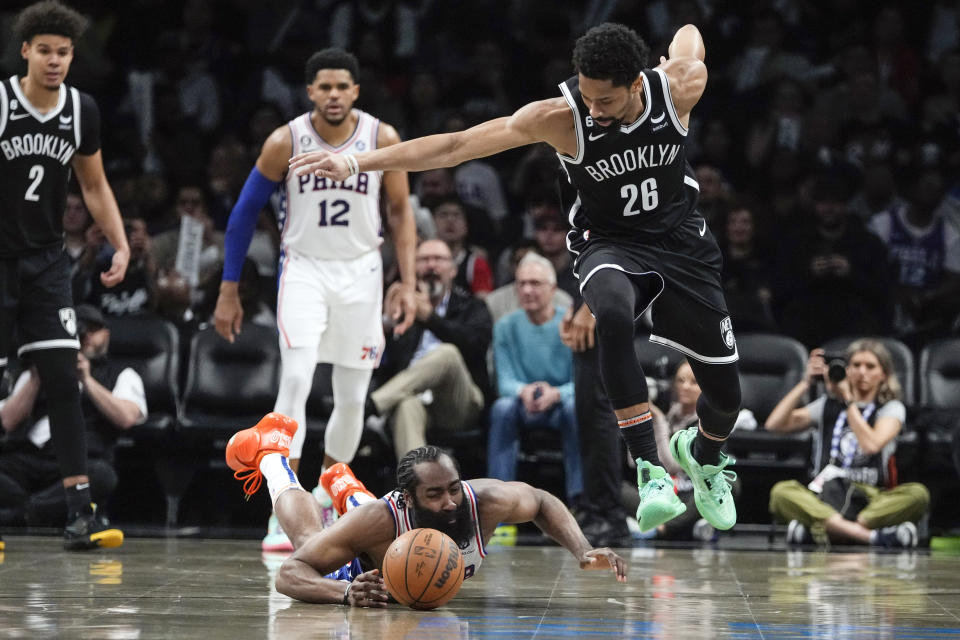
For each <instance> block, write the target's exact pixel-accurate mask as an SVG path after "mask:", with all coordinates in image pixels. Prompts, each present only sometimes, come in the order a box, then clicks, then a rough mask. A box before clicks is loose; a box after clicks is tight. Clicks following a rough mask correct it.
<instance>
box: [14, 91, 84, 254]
mask: <svg viewBox="0 0 960 640" xmlns="http://www.w3.org/2000/svg"><path fill="white" fill-rule="evenodd" d="M99 149H100V113H99V111H98V110H97V104H96V102H94V100H93V98H91V97H90V96H89V95H87V94H85V93H82V92H80V91H78V90H77V89H76V88H74V87H70V86H68V85H65V84H61V85H60V90H59V98H58V101H57V104H56V106H55V107H54V108H53V109H51V110H50V111H48V112H46V113H40V112H39V111H37V109H36V108H34V106H33V105H32V104H30V102H29V101H28V100H27V99H26V97H25V96H24V95H23V91H22V90H21V88H20V81H19V80H18V78H17V76H11V77H10V78H8V79H6V80H4V81H3V82H0V258H12V257H18V256H23V255H28V254H31V253H35V252H37V251H42V250H44V249H48V248H50V247H56V246H58V245H62V244H63V209H64V206H65V204H66V199H67V182H69V180H70V171H71V165H70V162H71V160H73V156H74V154H75V153H80V154H83V155H93V154H94V153H96V152H97V151H98V150H99Z"/></svg>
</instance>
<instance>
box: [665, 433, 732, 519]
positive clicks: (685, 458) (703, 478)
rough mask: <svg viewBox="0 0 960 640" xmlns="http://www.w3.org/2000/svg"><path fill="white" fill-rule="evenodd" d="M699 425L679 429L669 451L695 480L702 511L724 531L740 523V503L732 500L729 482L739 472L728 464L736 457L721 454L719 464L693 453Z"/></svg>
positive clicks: (698, 504) (695, 496)
mask: <svg viewBox="0 0 960 640" xmlns="http://www.w3.org/2000/svg"><path fill="white" fill-rule="evenodd" d="M697 431H698V427H697V426H696V425H694V426H692V427H689V428H687V429H684V430H683V431H678V432H676V433H675V434H673V437H672V438H670V451H671V453H673V458H674V460H676V461H677V464H679V465H680V467H681V468H682V469H683V470H684V471H686V472H687V475H688V476H690V481H691V482H692V483H693V499H694V501H695V502H696V503H697V509H699V510H700V515H701V516H703V517H704V518H705V519H706V520H707V522H709V523H710V524H712V525H713V526H714V527H715V528H717V529H720V530H721V531H725V530H727V529H729V528H730V527H732V526H733V525H735V524H736V523H737V505H735V504H734V503H733V495H732V494H731V493H730V483H731V482H733V481H734V480H736V479H737V474H736V473H734V472H733V471H727V470H726V467H727V465H729V464H730V463H731V462H733V458H731V457H730V456H728V455H726V454H725V453H721V454H720V464H717V465H712V464H708V465H703V466H701V465H700V463H699V462H697V461H696V459H694V457H693V440H694V438H696V437H697Z"/></svg>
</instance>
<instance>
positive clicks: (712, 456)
mask: <svg viewBox="0 0 960 640" xmlns="http://www.w3.org/2000/svg"><path fill="white" fill-rule="evenodd" d="M724 442H726V440H712V439H710V438H708V437H706V436H705V435H703V431H698V432H697V437H696V438H695V439H694V441H693V458H694V460H696V461H697V462H699V463H700V464H701V465H705V464H712V465H715V464H717V463H718V462H720V449H722V448H723V443H724Z"/></svg>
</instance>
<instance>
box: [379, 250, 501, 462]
mask: <svg viewBox="0 0 960 640" xmlns="http://www.w3.org/2000/svg"><path fill="white" fill-rule="evenodd" d="M416 260H417V294H416V301H417V313H416V320H415V321H414V323H413V326H412V327H411V328H410V329H409V330H407V331H406V333H404V334H403V335H401V336H390V337H388V338H387V347H386V350H385V352H384V356H383V360H382V361H381V363H380V368H379V369H377V370H376V372H375V374H374V382H373V384H374V385H377V389H376V390H375V391H373V393H371V394H370V397H369V399H368V401H367V407H366V413H367V414H368V415H370V414H372V415H377V416H383V417H386V418H387V420H388V424H389V425H390V426H391V427H392V431H393V444H394V450H395V451H396V454H397V460H399V459H400V458H402V457H403V455H404V454H405V453H406V452H407V451H410V450H411V449H415V448H417V447H420V446H423V445H424V444H426V431H427V429H429V428H431V427H435V428H440V429H452V430H458V429H464V428H466V427H469V426H470V425H472V424H473V423H475V422H476V420H477V419H478V418H479V417H480V414H481V413H482V411H483V408H484V404H485V396H486V394H487V393H489V386H490V385H489V377H488V375H487V358H486V354H487V348H488V347H489V346H490V338H491V333H492V321H491V320H490V312H489V311H487V307H486V305H485V304H484V303H483V302H482V301H481V300H478V299H477V298H474V297H473V296H471V295H469V294H468V293H466V292H463V291H459V290H457V289H455V288H454V287H453V281H454V278H455V277H456V273H457V272H456V267H455V266H454V264H453V255H452V254H451V253H450V248H449V247H448V246H447V244H446V243H445V242H444V241H442V240H439V239H435V240H425V241H423V242H422V243H420V246H419V247H418V248H417V258H416ZM396 291H397V286H396V285H391V287H390V288H389V289H387V295H386V300H385V305H384V306H385V308H390V307H391V304H392V302H391V300H392V299H393V297H394V296H395V295H396ZM389 333H391V332H388V334H389Z"/></svg>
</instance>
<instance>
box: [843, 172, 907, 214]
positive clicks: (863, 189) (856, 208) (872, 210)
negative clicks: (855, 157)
mask: <svg viewBox="0 0 960 640" xmlns="http://www.w3.org/2000/svg"><path fill="white" fill-rule="evenodd" d="M892 156H893V154H892V153H888V154H880V155H877V154H869V155H867V156H866V157H864V159H863V165H862V169H863V182H862V183H861V186H860V189H859V190H857V192H856V194H854V196H853V198H852V199H851V200H850V202H849V203H848V206H849V207H850V209H851V210H852V211H853V213H854V215H856V216H857V217H858V218H860V219H861V220H862V221H863V222H864V223H869V221H870V219H871V218H873V217H874V216H875V215H877V214H879V213H881V212H883V211H887V210H890V209H897V208H900V207H902V206H904V205H905V204H906V202H907V201H906V200H904V199H903V198H902V197H901V196H900V192H899V190H898V185H897V171H896V166H895V164H894V159H893V157H892ZM874 233H876V230H874Z"/></svg>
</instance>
